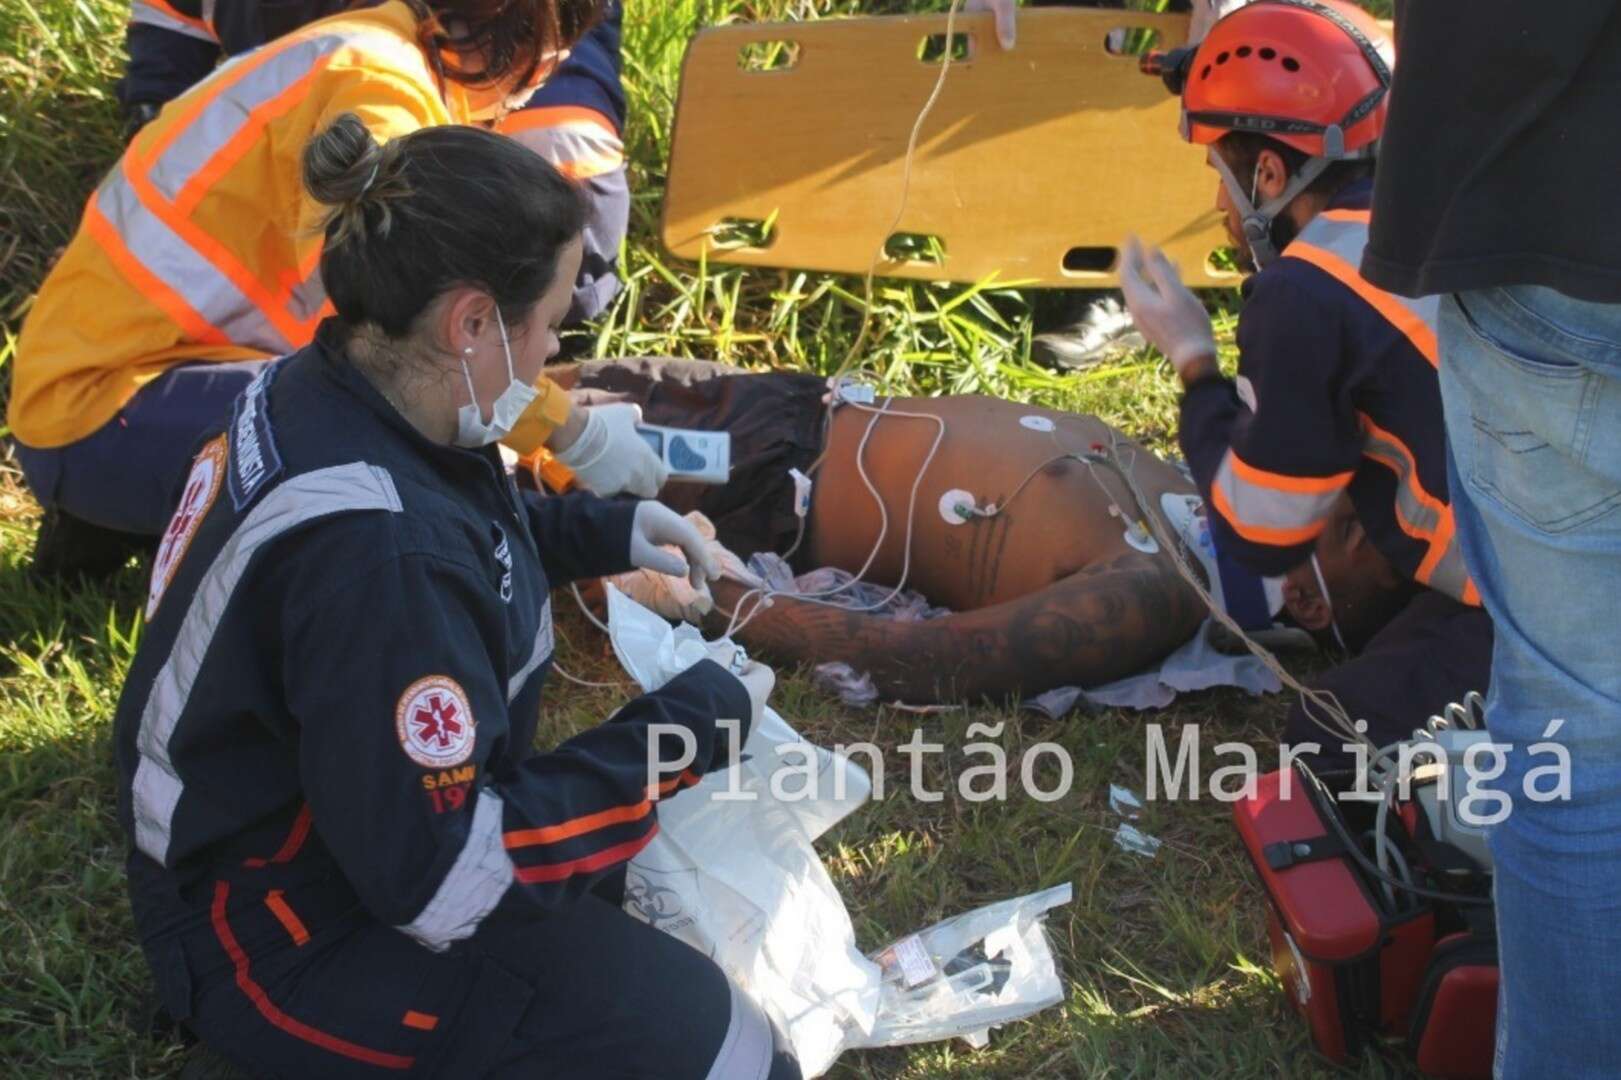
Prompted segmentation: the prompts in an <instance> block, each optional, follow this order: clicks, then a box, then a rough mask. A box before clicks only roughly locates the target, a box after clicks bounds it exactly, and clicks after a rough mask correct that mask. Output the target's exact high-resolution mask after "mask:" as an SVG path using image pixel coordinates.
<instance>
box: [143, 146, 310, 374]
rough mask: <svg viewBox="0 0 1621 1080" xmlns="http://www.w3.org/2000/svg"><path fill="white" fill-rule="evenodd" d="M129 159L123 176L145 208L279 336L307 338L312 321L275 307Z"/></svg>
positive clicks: (244, 270)
mask: <svg viewBox="0 0 1621 1080" xmlns="http://www.w3.org/2000/svg"><path fill="white" fill-rule="evenodd" d="M130 164H131V163H130V161H129V159H128V157H126V158H125V170H124V176H125V178H126V179H127V180H128V181H129V183H130V187H131V188H133V189H134V191H135V195H136V198H138V199H140V200H141V204H142V205H143V206H145V207H146V209H147V211H148V212H149V213H150V214H151V215H152V216H153V217H155V218H157V219H158V220H159V221H161V222H163V223H164V224H165V225H167V226H168V227H169V228H170V229H171V230H173V232H174V233H175V235H176V236H178V237H180V238H181V239H182V240H184V241H185V242H186V243H188V244H190V245H191V248H192V250H193V251H195V252H196V253H197V254H198V255H200V256H202V258H203V259H204V260H205V261H206V262H208V263H209V264H210V265H211V266H213V268H214V269H215V270H216V271H218V272H219V274H220V276H221V277H224V278H226V279H227V280H229V281H230V282H231V284H233V285H235V286H236V287H237V289H238V290H239V291H240V292H241V293H242V295H243V296H245V297H247V298H248V300H249V301H250V302H251V303H252V304H253V305H254V307H256V308H258V309H259V313H260V314H261V315H263V316H264V318H265V321H266V322H268V323H270V325H271V326H273V327H275V328H276V330H277V332H279V333H280V334H281V335H282V337H284V338H286V339H287V341H288V342H289V343H290V344H291V343H296V342H301V341H305V340H307V339H308V337H309V334H310V333H311V332H312V331H313V328H314V323H309V324H305V323H303V322H300V321H299V320H297V319H294V318H293V317H292V316H291V315H290V314H289V313H288V312H286V311H285V310H278V309H277V307H276V302H275V297H274V296H273V295H271V293H270V291H269V290H268V289H266V288H265V285H264V282H262V281H260V280H259V279H258V278H257V277H256V276H255V275H254V274H253V273H252V272H251V271H249V270H248V268H247V267H245V266H243V265H242V264H241V263H240V262H239V261H237V258H236V256H234V255H233V254H231V252H230V250H229V249H228V248H227V247H226V246H225V245H224V244H223V243H221V242H220V241H219V240H218V239H217V238H216V237H214V236H213V235H212V234H210V233H209V232H208V231H207V230H206V229H203V228H201V227H200V226H198V225H197V223H196V222H194V221H192V220H191V219H190V218H188V217H185V216H184V215H182V214H180V213H178V212H176V210H175V208H174V205H173V204H172V203H170V202H169V201H168V200H166V199H165V198H164V197H163V194H162V192H160V191H158V190H157V189H156V188H155V187H153V186H152V178H151V176H150V175H149V174H147V173H146V172H144V171H143V172H139V173H133V172H131V170H130V169H129V165H130Z"/></svg>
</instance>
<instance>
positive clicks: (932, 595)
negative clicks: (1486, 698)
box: [557, 360, 1389, 701]
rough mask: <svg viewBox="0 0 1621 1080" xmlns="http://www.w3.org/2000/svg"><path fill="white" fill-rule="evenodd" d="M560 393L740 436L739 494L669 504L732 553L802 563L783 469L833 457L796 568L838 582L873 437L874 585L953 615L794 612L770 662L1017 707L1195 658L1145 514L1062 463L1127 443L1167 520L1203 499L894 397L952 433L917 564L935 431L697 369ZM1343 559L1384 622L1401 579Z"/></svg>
mask: <svg viewBox="0 0 1621 1080" xmlns="http://www.w3.org/2000/svg"><path fill="white" fill-rule="evenodd" d="M557 378H558V381H559V382H560V383H562V384H563V385H565V386H569V385H572V386H574V387H575V396H576V398H577V399H582V400H584V401H586V402H587V403H597V402H602V401H606V400H630V401H634V402H637V403H638V404H640V405H641V406H642V409H643V413H644V418H645V419H646V420H647V421H648V422H650V423H655V424H664V425H668V426H671V427H685V428H700V429H708V430H726V431H728V432H730V433H731V436H732V464H733V470H732V480H731V482H730V483H728V484H726V485H723V486H719V487H704V486H699V485H692V484H680V483H673V484H670V485H668V486H667V487H666V488H665V490H664V492H663V493H662V495H661V498H662V499H663V500H664V501H665V502H667V503H669V504H670V505H671V506H673V507H675V508H676V509H677V510H681V511H683V512H684V511H687V510H694V509H696V510H700V511H702V512H703V513H704V514H705V515H706V516H708V517H709V518H710V520H711V521H713V522H714V523H715V526H716V530H717V533H718V538H719V539H720V541H721V542H722V543H723V544H725V545H726V546H727V547H728V548H730V549H731V550H732V551H734V552H736V553H737V554H738V555H740V556H743V557H744V558H747V557H748V556H749V555H751V554H754V553H756V552H759V551H767V550H769V551H773V552H776V553H778V554H784V553H787V552H788V551H789V550H790V549H791V548H792V547H793V545H794V540H795V538H796V535H797V533H798V525H799V521H798V519H797V518H796V517H795V515H794V513H793V502H794V485H793V482H792V480H791V479H790V477H789V472H788V471H789V469H791V468H797V469H799V470H801V471H809V470H810V467H811V465H812V463H813V462H815V461H816V459H817V458H818V457H819V456H821V455H822V453H823V451H824V449H825V450H826V458H825V460H824V461H823V462H822V464H821V465H820V467H819V468H818V470H817V471H816V475H815V488H814V494H813V498H812V501H811V509H810V514H809V519H808V522H807V528H806V534H805V537H804V540H803V542H802V543H801V544H800V546H799V548H798V550H797V551H796V552H795V553H794V556H793V558H792V560H791V561H792V564H793V566H794V568H795V569H796V571H801V572H802V571H805V570H809V569H813V568H816V567H824V566H831V567H838V568H841V569H844V570H846V571H849V572H851V573H856V572H859V571H860V570H861V568H862V566H863V565H864V564H865V563H866V562H867V560H868V558H869V556H873V547H874V544H875V542H876V541H877V539H878V536H879V533H880V531H881V527H882V522H881V518H880V513H879V509H878V504H877V502H876V501H875V500H874V498H873V496H872V495H871V494H870V493H869V491H868V490H867V487H866V485H865V484H864V483H863V481H862V479H861V476H860V473H859V471H858V469H857V464H856V461H857V451H858V449H859V447H860V445H861V442H862V439H863V437H864V436H865V437H866V438H867V444H866V448H865V451H864V453H863V454H862V461H863V462H864V463H865V466H866V470H867V474H868V476H869V477H870V478H871V480H872V483H873V485H874V487H875V488H876V489H877V491H878V493H879V495H880V496H881V497H882V499H883V504H884V512H885V514H887V518H888V528H887V530H882V531H883V532H884V541H883V543H882V544H881V545H879V547H878V550H877V553H876V556H873V558H872V565H871V567H870V568H869V569H868V570H867V572H866V574H865V575H864V580H867V581H871V582H873V583H875V584H881V585H885V586H890V585H893V584H895V583H896V582H897V581H899V580H900V579H901V577H902V573H903V569H904V571H905V581H906V584H907V586H908V587H909V588H914V589H917V590H918V591H920V592H922V593H923V594H924V595H925V596H926V597H928V599H929V600H930V602H931V603H933V604H936V605H939V606H942V607H947V608H950V609H951V610H952V611H953V612H954V614H951V615H948V616H944V617H940V618H936V619H929V620H924V621H906V620H900V619H895V618H891V617H886V616H877V615H868V614H862V613H860V612H853V611H845V610H839V609H835V608H831V607H825V606H820V605H814V604H810V603H805V602H802V601H795V600H793V599H791V598H788V597H783V598H779V599H777V600H776V601H775V602H774V603H773V604H772V606H771V607H770V608H768V609H767V610H765V611H764V612H762V613H760V614H759V615H758V616H757V617H755V618H752V619H751V620H750V621H749V622H748V624H747V626H746V627H745V628H744V630H743V631H742V632H741V634H740V635H739V637H740V639H741V640H742V641H743V643H744V644H745V645H747V646H748V647H749V649H750V650H751V651H754V652H757V653H758V654H760V655H761V656H762V657H766V658H769V659H771V660H772V661H773V662H776V663H779V664H795V663H824V662H827V661H834V660H842V661H845V662H847V663H849V664H850V665H851V666H852V667H854V668H856V669H857V670H859V671H864V672H867V673H868V674H870V675H871V676H872V678H873V680H874V683H875V685H876V687H877V689H878V691H879V693H880V694H881V695H883V696H884V697H885V698H886V699H894V698H899V699H902V700H907V701H939V700H961V699H964V698H984V697H990V698H1006V697H1011V696H1020V695H1031V694H1036V693H1040V692H1041V691H1043V690H1047V689H1050V688H1052V687H1055V686H1064V685H1083V686H1095V685H1099V684H1101V683H1105V682H1109V681H1112V680H1114V679H1118V678H1121V677H1124V676H1126V675H1130V674H1134V673H1136V672H1139V671H1141V670H1143V669H1144V668H1147V667H1149V666H1151V665H1153V664H1155V663H1156V662H1157V661H1159V660H1160V659H1162V658H1163V657H1165V656H1166V655H1167V654H1169V653H1170V652H1171V651H1173V650H1174V649H1176V648H1177V647H1178V646H1179V645H1181V644H1182V643H1183V642H1185V641H1187V640H1188V638H1189V637H1190V636H1191V635H1192V634H1193V633H1194V631H1195V630H1196V629H1197V628H1198V627H1199V625H1200V624H1201V622H1202V621H1203V619H1204V618H1205V615H1206V611H1205V608H1204V605H1203V603H1202V602H1201V601H1200V599H1199V598H1198V596H1197V594H1196V593H1195V592H1194V591H1193V589H1192V588H1190V587H1189V586H1188V585H1187V584H1186V583H1185V582H1184V581H1183V580H1182V579H1181V577H1180V576H1179V575H1178V574H1177V572H1176V570H1175V568H1174V567H1173V566H1172V564H1171V561H1170V559H1169V557H1168V556H1167V555H1166V554H1165V553H1164V552H1160V553H1158V554H1144V553H1143V552H1140V551H1138V550H1136V549H1134V548H1133V547H1132V546H1131V544H1129V543H1128V542H1127V539H1126V536H1125V524H1124V523H1123V522H1122V521H1121V520H1120V519H1119V518H1118V517H1116V516H1115V515H1114V514H1113V513H1112V509H1113V507H1114V506H1116V505H1118V506H1119V507H1120V508H1121V509H1122V510H1124V511H1125V512H1126V513H1127V514H1129V515H1131V516H1136V515H1137V514H1138V513H1139V512H1140V511H1138V509H1137V508H1136V502H1135V500H1134V499H1133V497H1132V495H1131V494H1130V492H1128V490H1127V489H1126V486H1125V484H1124V483H1123V482H1122V481H1121V479H1120V477H1119V476H1117V475H1116V474H1115V473H1114V471H1113V470H1112V469H1110V468H1108V467H1104V466H1095V467H1090V468H1089V467H1088V465H1087V464H1085V463H1084V462H1082V461H1079V460H1076V459H1073V458H1063V459H1060V460H1057V461H1054V460H1053V459H1054V458H1058V457H1059V456H1060V455H1062V454H1064V453H1065V452H1067V451H1075V452H1085V451H1088V450H1090V449H1091V448H1092V447H1094V446H1095V445H1104V446H1108V445H1111V444H1113V445H1115V446H1116V447H1117V448H1118V454H1117V456H1118V459H1119V460H1121V461H1122V462H1123V463H1124V464H1125V465H1126V466H1127V467H1128V468H1129V469H1130V471H1131V473H1132V474H1133V476H1134V478H1135V481H1136V483H1137V484H1138V486H1139V487H1140V488H1141V489H1142V491H1143V492H1144V494H1145V495H1146V496H1147V497H1148V498H1149V499H1150V500H1152V501H1153V503H1154V504H1155V506H1156V507H1157V506H1158V502H1159V499H1160V496H1161V495H1162V494H1163V493H1166V492H1177V493H1186V494H1192V493H1193V490H1194V489H1193V485H1192V484H1191V483H1189V482H1188V481H1187V480H1186V479H1185V478H1184V477H1183V476H1182V475H1181V474H1180V473H1179V472H1178V471H1177V470H1176V469H1174V468H1172V467H1171V466H1170V465H1168V464H1166V463H1165V462H1163V461H1161V460H1159V459H1158V458H1156V457H1155V456H1154V455H1153V454H1152V453H1151V452H1149V451H1148V450H1146V449H1144V448H1142V447H1140V446H1138V445H1137V444H1135V443H1133V442H1131V441H1130V440H1128V439H1126V438H1125V437H1124V436H1122V435H1120V434H1119V433H1117V432H1114V431H1112V429H1110V428H1109V427H1108V426H1107V425H1106V424H1104V423H1103V422H1102V421H1100V420H1098V419H1096V418H1095V417H1090V416H1082V415H1077V414H1073V413H1064V412H1057V411H1054V410H1049V409H1040V408H1036V407H1032V406H1026V405H1021V404H1018V403H1015V402H1009V401H1003V400H1000V399H997V398H989V397H979V396H958V397H945V398H897V399H894V400H893V402H892V403H891V405H890V410H891V412H893V413H921V414H927V415H929V416H934V417H938V418H939V419H940V420H942V421H944V423H945V433H944V436H943V438H942V440H941V443H940V447H939V450H938V452H937V453H936V454H935V457H934V459H933V461H932V463H930V464H929V467H928V470H927V471H926V472H925V473H924V475H923V478H922V482H921V484H920V485H919V486H918V490H917V496H916V512H915V514H914V515H913V516H912V521H913V530H912V537H911V555H910V562H909V563H908V561H907V557H906V536H907V521H908V515H907V503H908V499H909V497H910V494H911V490H912V486H913V483H914V482H915V481H916V480H917V477H918V472H919V470H920V469H921V468H922V467H923V465H924V462H925V460H926V459H927V458H928V454H929V449H930V447H931V445H932V444H933V442H934V440H935V438H936V436H937V435H938V434H939V432H940V428H939V426H938V425H937V424H935V423H934V422H932V421H930V420H925V419H914V418H907V417H904V416H899V415H886V416H884V417H882V418H880V419H878V420H877V422H876V423H873V414H872V413H871V412H868V411H862V410H860V409H857V408H854V407H850V406H841V407H839V408H837V409H835V410H834V411H833V414H832V418H831V422H830V423H829V421H828V415H827V414H828V406H827V404H826V403H825V402H824V397H826V396H827V394H828V387H827V382H826V380H824V379H822V378H820V377H817V376H810V375H798V374H785V373H773V374H746V373H742V372H739V371H737V370H735V369H731V368H727V367H724V366H721V365H716V364H709V363H703V362H696V361H673V360H622V361H600V362H595V363H588V364H583V365H578V366H577V367H573V368H563V369H560V370H559V372H558V373H557ZM878 404H882V400H880V402H879V403H878ZM1031 416H1034V417H1040V418H1042V419H1044V420H1046V421H1050V423H1051V425H1052V430H1050V431H1046V430H1041V429H1042V428H1044V427H1045V426H1046V425H1045V424H1042V423H1039V422H1038V423H1035V424H1033V425H1032V426H1025V425H1024V424H1021V423H1020V421H1021V419H1023V418H1025V417H1031ZM869 428H870V431H871V433H870V435H868V431H869ZM1032 474H1033V475H1032ZM1026 478H1029V480H1028V483H1025V484H1024V487H1023V489H1022V490H1019V486H1020V484H1021V483H1024V481H1025V480H1026ZM951 489H961V490H964V491H967V492H969V493H970V494H971V495H972V496H973V498H974V500H975V503H976V505H978V506H981V507H987V506H990V505H997V506H1001V505H1002V504H1003V503H1004V502H1006V508H1005V509H1004V510H1003V511H1001V512H1000V513H997V514H996V515H994V516H992V517H988V518H974V519H973V520H971V521H969V522H967V523H963V524H949V523H947V522H946V520H945V519H944V518H943V517H942V515H941V513H940V509H939V506H940V499H941V496H942V495H943V494H944V493H945V492H946V491H948V490H951ZM1330 532H1331V533H1333V534H1334V536H1336V537H1339V536H1342V535H1344V533H1345V531H1344V530H1337V529H1336V530H1330ZM1345 543H1346V545H1347V546H1349V547H1352V548H1356V550H1355V551H1352V552H1350V553H1349V555H1350V556H1351V557H1341V558H1337V559H1324V560H1323V564H1324V566H1325V567H1326V568H1340V569H1339V573H1338V574H1336V576H1337V577H1339V578H1342V580H1335V581H1331V582H1330V589H1331V592H1332V595H1333V597H1334V600H1335V607H1336V609H1339V608H1341V607H1348V608H1350V609H1352V610H1361V611H1364V612H1367V613H1369V615H1370V616H1373V615H1376V614H1379V613H1380V609H1381V607H1382V605H1381V603H1380V602H1379V600H1378V597H1380V596H1381V595H1382V594H1383V593H1384V592H1385V591H1386V584H1387V582H1386V581H1385V580H1383V579H1384V578H1385V577H1386V575H1380V574H1379V573H1378V572H1377V567H1376V566H1370V564H1369V561H1368V560H1367V559H1366V558H1365V557H1362V556H1363V555H1364V554H1365V552H1363V551H1362V548H1365V547H1366V545H1361V546H1360V547H1358V546H1357V545H1355V544H1354V541H1353V540H1349V539H1348V540H1346V541H1345ZM1289 581H1290V584H1289V585H1288V586H1287V587H1286V589H1285V595H1286V596H1289V597H1291V600H1292V602H1291V607H1293V606H1296V605H1300V606H1302V607H1305V606H1308V605H1310V604H1311V603H1312V602H1313V601H1316V602H1317V606H1318V607H1321V606H1322V605H1321V598H1320V594H1319V590H1318V589H1317V586H1316V583H1315V580H1314V579H1313V576H1312V574H1311V572H1310V571H1309V570H1308V571H1306V574H1305V576H1304V577H1303V578H1299V579H1298V580H1297V576H1294V575H1292V576H1291V578H1290V579H1289ZM743 591H744V590H743V589H742V587H740V586H737V585H734V584H732V583H729V582H722V583H720V584H719V585H718V586H717V587H716V588H715V590H714V592H715V600H716V604H717V606H718V608H720V609H724V610H725V611H728V612H729V611H731V610H732V609H733V608H734V606H735V605H736V604H737V603H738V602H739V600H740V599H742V593H743ZM744 606H745V611H747V610H748V608H749V606H750V605H749V604H748V603H747V602H745V605H744ZM1340 615H1341V618H1340V622H1341V628H1342V630H1343V629H1345V628H1346V623H1347V618H1346V613H1344V612H1341V613H1340ZM1388 616H1389V611H1388V610H1384V611H1383V612H1382V617H1383V618H1388ZM711 619H712V620H715V622H714V625H710V626H707V627H706V630H707V631H709V632H712V633H716V632H720V631H721V630H724V629H725V622H726V620H725V618H724V616H722V615H721V614H719V613H718V612H717V614H716V615H713V616H711ZM1359 621H1360V620H1359ZM1320 625H1321V626H1326V625H1327V621H1326V616H1325V617H1324V618H1323V619H1322V621H1321V624H1320Z"/></svg>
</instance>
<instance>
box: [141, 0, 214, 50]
mask: <svg viewBox="0 0 1621 1080" xmlns="http://www.w3.org/2000/svg"><path fill="white" fill-rule="evenodd" d="M129 21H130V22H131V23H142V24H144V25H146V26H156V27H158V28H160V29H163V30H173V31H175V32H176V33H180V34H185V35H186V36H187V37H194V38H197V39H199V40H201V41H206V42H208V43H209V44H210V45H218V44H219V39H218V38H216V37H215V36H214V35H213V34H210V33H209V32H208V31H207V30H204V29H202V28H201V27H199V26H197V25H195V24H194V23H189V22H186V21H185V20H184V19H177V18H175V17H174V16H173V15H170V14H169V13H168V12H167V11H162V10H160V9H158V8H155V7H153V6H152V5H151V4H143V3H141V0H135V2H134V3H132V4H131V5H130V8H129Z"/></svg>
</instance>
